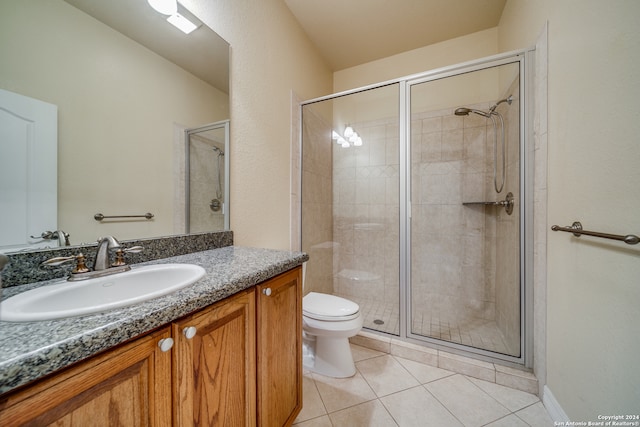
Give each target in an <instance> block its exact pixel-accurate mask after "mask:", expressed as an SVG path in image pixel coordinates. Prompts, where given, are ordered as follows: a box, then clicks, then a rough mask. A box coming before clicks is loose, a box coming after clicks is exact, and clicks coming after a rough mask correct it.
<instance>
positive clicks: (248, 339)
mask: <svg viewBox="0 0 640 427" xmlns="http://www.w3.org/2000/svg"><path fill="white" fill-rule="evenodd" d="M191 328H195V329H191ZM172 330H173V337H174V339H175V341H176V345H175V348H174V352H173V355H174V363H173V369H174V381H175V383H174V393H175V394H174V421H175V424H176V425H178V426H192V425H196V426H254V425H255V372H256V371H255V297H254V291H253V289H251V290H250V291H244V292H241V293H239V294H236V295H235V296H233V297H230V298H228V299H226V300H224V301H221V302H219V303H216V304H214V305H213V306H211V307H209V308H206V309H204V310H202V311H200V312H198V313H196V314H194V315H192V316H189V317H187V318H185V319H183V320H180V321H178V322H175V323H174V324H173V326H172ZM191 335H193V336H191ZM189 337H190V338H189Z"/></svg>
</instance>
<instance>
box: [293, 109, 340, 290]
mask: <svg viewBox="0 0 640 427" xmlns="http://www.w3.org/2000/svg"><path fill="white" fill-rule="evenodd" d="M302 131H303V147H302V162H303V166H302V170H303V175H302V200H303V203H302V207H301V214H302V225H303V230H304V234H303V235H302V250H304V251H305V252H307V253H308V254H309V257H310V259H309V261H308V263H307V269H306V278H305V292H310V291H316V292H325V293H332V292H333V272H334V270H335V267H334V258H335V251H336V245H335V244H334V242H333V226H334V225H333V221H334V219H333V217H334V209H333V200H334V197H335V194H334V193H335V192H338V191H339V190H336V189H335V188H334V186H333V182H334V177H333V168H332V162H333V153H332V145H334V144H333V143H332V140H331V136H330V135H331V127H330V125H328V124H327V123H326V121H325V120H324V119H323V117H322V115H321V114H320V112H319V111H315V110H314V109H313V107H305V114H304V122H303V124H302ZM341 160H344V161H345V162H348V161H349V159H346V160H345V159H341ZM345 173H348V170H347V171H346V172H345ZM343 191H345V192H348V189H346V188H345V189H344V190H343ZM347 196H348V194H344V195H343V197H347Z"/></svg>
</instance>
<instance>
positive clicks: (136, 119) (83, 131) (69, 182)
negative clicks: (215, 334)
mask: <svg viewBox="0 0 640 427" xmlns="http://www.w3.org/2000/svg"><path fill="white" fill-rule="evenodd" d="M1 8H2V11H0V57H2V58H3V60H2V61H0V87H2V88H3V89H6V90H9V91H12V92H17V93H20V94H22V95H25V96H29V97H32V98H36V99H40V100H43V101H46V102H49V103H53V104H56V105H57V106H58V111H59V114H58V187H59V190H58V218H59V221H58V224H59V227H60V228H61V229H63V230H65V231H67V232H69V233H71V243H72V244H80V243H81V242H91V241H94V240H95V239H96V238H97V237H98V236H101V235H105V234H113V235H115V236H117V237H118V238H121V239H130V238H134V237H151V236H162V235H168V234H173V230H174V223H173V214H174V205H173V202H174V192H173V186H174V176H173V166H174V165H173V144H174V142H173V131H174V128H173V127H174V123H179V124H181V125H184V126H187V127H194V126H199V125H203V124H206V123H211V122H214V121H217V120H222V119H225V118H227V117H228V114H229V113H228V95H227V94H225V93H222V92H220V91H218V90H217V89H215V88H213V87H212V86H210V85H208V84H206V83H204V82H203V81H201V80H199V79H197V78H195V77H194V76H193V75H191V74H189V73H187V72H185V71H184V70H182V69H181V68H179V67H177V66H176V65H174V64H172V63H171V62H169V61H167V60H165V59H163V58H161V57H160V56H158V55H156V54H155V53H153V52H151V51H149V50H148V49H146V48H144V47H142V46H141V45H139V44H137V43H135V42H133V41H132V40H131V39H129V38H127V37H125V36H123V35H121V34H120V33H118V32H116V31H114V30H112V29H111V28H109V27H107V26H105V25H103V24H101V23H99V22H98V21H96V20H95V19H93V18H91V17H90V16H88V15H86V14H84V13H82V12H80V11H79V10H77V9H76V8H74V7H72V6H70V5H69V4H67V3H65V2H63V1H61V0H55V1H53V0H30V1H27V2H25V1H20V0H3V2H2V5H1ZM158 88H163V90H159V89H158ZM97 212H102V213H103V214H105V215H125V214H144V213H145V212H152V213H153V214H155V218H154V220H153V221H136V222H132V221H129V222H126V223H123V222H120V223H117V224H113V223H112V224H101V223H97V222H96V221H95V220H94V219H93V215H94V214H95V213H97ZM43 231H44V230H43Z"/></svg>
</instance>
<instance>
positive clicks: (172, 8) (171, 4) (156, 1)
mask: <svg viewBox="0 0 640 427" xmlns="http://www.w3.org/2000/svg"><path fill="white" fill-rule="evenodd" d="M147 3H149V6H151V7H152V8H153V9H154V10H155V11H156V12H158V13H161V14H163V15H175V14H176V13H178V2H177V1H176V0H147Z"/></svg>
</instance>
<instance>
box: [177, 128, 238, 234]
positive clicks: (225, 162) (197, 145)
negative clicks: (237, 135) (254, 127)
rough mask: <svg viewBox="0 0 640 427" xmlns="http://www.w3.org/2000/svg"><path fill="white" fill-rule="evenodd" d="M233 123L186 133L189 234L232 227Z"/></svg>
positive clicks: (186, 213) (186, 202)
mask: <svg viewBox="0 0 640 427" xmlns="http://www.w3.org/2000/svg"><path fill="white" fill-rule="evenodd" d="M228 153H229V121H228V120H225V121H222V122H217V123H212V124H210V125H205V126H201V127H198V128H194V129H187V130H186V153H185V159H186V165H185V166H186V167H185V172H186V176H185V183H186V189H185V193H186V200H185V229H186V232H187V233H200V232H210V231H222V230H228V229H229V228H228V227H229V206H228V205H229V204H228V203H227V202H228V200H229V158H228V157H229V156H228Z"/></svg>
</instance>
